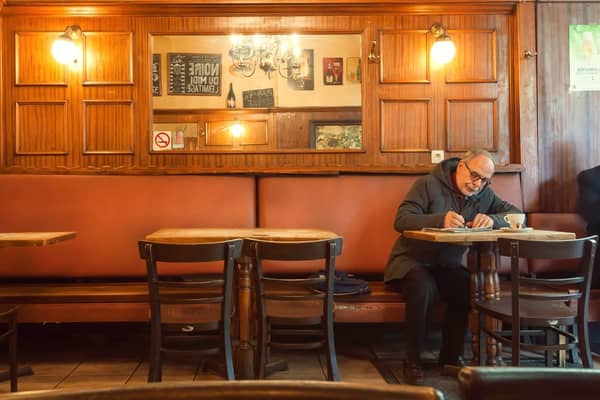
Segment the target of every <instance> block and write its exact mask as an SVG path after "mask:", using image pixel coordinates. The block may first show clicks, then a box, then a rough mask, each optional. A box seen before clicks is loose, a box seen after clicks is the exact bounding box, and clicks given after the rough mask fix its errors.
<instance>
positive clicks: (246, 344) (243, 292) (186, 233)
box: [146, 228, 339, 379]
mask: <svg viewBox="0 0 600 400" xmlns="http://www.w3.org/2000/svg"><path fill="white" fill-rule="evenodd" d="M338 236H339V235H336V234H335V233H333V232H330V231H326V230H320V229H270V228H218V229H214V228H170V229H159V230H158V231H156V232H154V233H151V234H149V235H147V236H146V240H147V241H150V242H158V243H201V242H217V241H224V240H231V239H259V240H270V241H279V242H284V241H311V240H324V239H333V238H336V237H338ZM244 249H246V246H244ZM251 269H252V265H251V263H250V259H249V257H248V255H247V254H243V255H242V257H240V259H239V260H238V271H239V274H238V277H239V278H238V279H239V282H238V314H239V326H238V334H239V348H238V349H237V351H236V360H235V362H236V378H241V379H254V350H253V348H252V344H251V333H250V327H251V309H252V307H251V305H252V303H251V299H252V292H251V287H252V284H251V283H252V282H251V276H250V273H251Z"/></svg>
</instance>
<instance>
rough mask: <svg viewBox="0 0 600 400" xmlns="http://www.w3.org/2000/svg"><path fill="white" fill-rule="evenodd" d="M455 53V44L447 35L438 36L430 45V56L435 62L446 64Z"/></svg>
mask: <svg viewBox="0 0 600 400" xmlns="http://www.w3.org/2000/svg"><path fill="white" fill-rule="evenodd" d="M455 54H456V46H454V42H453V41H452V40H451V39H450V38H449V37H448V36H446V37H443V36H440V37H439V38H438V39H437V40H436V41H435V43H434V44H433V46H432V47H431V58H432V59H433V61H434V62H436V63H437V64H448V63H449V62H450V61H452V59H453V58H454V55H455Z"/></svg>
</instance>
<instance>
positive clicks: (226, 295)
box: [138, 239, 243, 382]
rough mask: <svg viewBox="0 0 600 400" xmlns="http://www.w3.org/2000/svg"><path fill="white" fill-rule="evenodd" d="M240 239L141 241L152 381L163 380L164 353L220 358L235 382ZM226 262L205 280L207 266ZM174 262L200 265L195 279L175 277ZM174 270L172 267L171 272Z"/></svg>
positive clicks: (229, 377) (229, 376) (226, 375)
mask: <svg viewBox="0 0 600 400" xmlns="http://www.w3.org/2000/svg"><path fill="white" fill-rule="evenodd" d="M242 243H243V241H242V240H241V239H236V240H230V241H224V242H214V243H199V244H173V243H169V244H166V243H151V242H145V241H140V242H139V243H138V247H139V253H140V256H141V258H143V259H144V260H146V270H147V277H148V290H149V294H150V329H151V339H150V342H151V343H150V368H149V372H148V382H160V381H161V379H162V360H163V355H188V356H209V355H214V354H218V353H220V354H221V357H220V359H221V360H222V364H223V366H224V375H225V378H226V379H227V380H233V379H235V374H234V369H233V358H232V344H231V314H232V311H231V310H232V284H233V273H234V265H235V259H236V258H237V257H239V256H240V254H241V250H242ZM211 261H221V262H222V265H223V268H222V273H221V274H219V275H218V276H214V275H211V276H206V278H203V277H202V276H201V275H197V274H202V273H203V265H202V263H206V262H211ZM173 263H199V265H198V269H197V270H195V271H194V278H193V279H192V280H182V279H174V277H173V273H172V272H170V271H172V270H173V268H172V267H173V265H174V264H173ZM170 267H171V268H170Z"/></svg>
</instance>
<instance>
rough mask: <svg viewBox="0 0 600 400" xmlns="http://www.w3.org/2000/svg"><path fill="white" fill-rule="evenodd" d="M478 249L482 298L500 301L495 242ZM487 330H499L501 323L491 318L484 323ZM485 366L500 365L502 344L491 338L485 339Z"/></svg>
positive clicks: (485, 243)
mask: <svg viewBox="0 0 600 400" xmlns="http://www.w3.org/2000/svg"><path fill="white" fill-rule="evenodd" d="M479 248H480V257H479V262H480V268H481V271H482V272H483V282H484V284H483V296H484V298H485V299H486V300H494V299H495V300H499V299H500V281H499V278H498V268H497V261H498V258H497V251H496V242H483V243H480V244H479ZM486 325H487V328H488V329H490V330H499V329H501V322H500V321H497V320H495V319H492V318H488V319H487V321H486ZM486 353H487V365H492V366H495V365H498V364H502V358H501V356H500V355H501V353H502V344H501V343H498V342H497V341H496V339H494V338H493V337H491V336H488V338H487V344H486Z"/></svg>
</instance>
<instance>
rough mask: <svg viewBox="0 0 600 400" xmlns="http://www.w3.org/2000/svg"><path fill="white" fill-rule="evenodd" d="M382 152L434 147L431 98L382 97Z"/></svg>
mask: <svg viewBox="0 0 600 400" xmlns="http://www.w3.org/2000/svg"><path fill="white" fill-rule="evenodd" d="M380 109H381V151H382V152H428V151H430V150H431V129H430V125H431V124H430V120H431V99H430V98H426V99H393V100H386V99H384V100H381V107H380Z"/></svg>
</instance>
